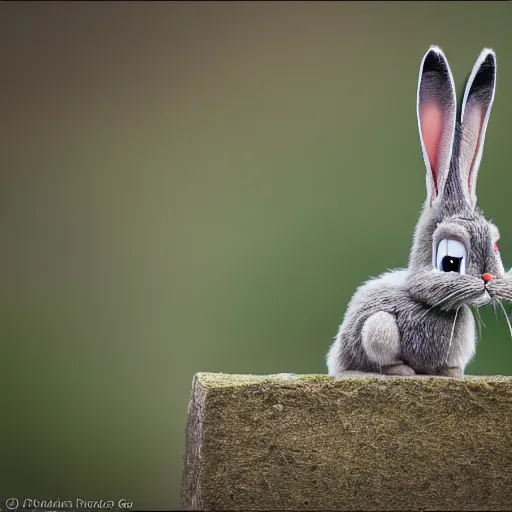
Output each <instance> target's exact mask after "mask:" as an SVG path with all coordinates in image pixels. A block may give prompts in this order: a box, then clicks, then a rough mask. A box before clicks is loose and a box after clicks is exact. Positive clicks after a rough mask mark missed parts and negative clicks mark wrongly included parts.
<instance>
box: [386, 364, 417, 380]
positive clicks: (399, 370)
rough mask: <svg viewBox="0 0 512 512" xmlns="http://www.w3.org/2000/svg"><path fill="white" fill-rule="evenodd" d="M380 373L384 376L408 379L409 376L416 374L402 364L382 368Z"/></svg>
mask: <svg viewBox="0 0 512 512" xmlns="http://www.w3.org/2000/svg"><path fill="white" fill-rule="evenodd" d="M382 373H384V374H386V375H400V376H402V377H409V376H410V375H416V372H415V371H414V370H413V369H412V368H411V367H410V366H407V365H406V364H404V363H398V364H389V365H387V366H383V367H382Z"/></svg>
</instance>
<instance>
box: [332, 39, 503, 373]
mask: <svg viewBox="0 0 512 512" xmlns="http://www.w3.org/2000/svg"><path fill="white" fill-rule="evenodd" d="M495 86H496V55H495V53H494V51H493V50H491V49H488V48H485V49H483V50H482V51H481V53H480V55H479V56H478V58H477V60H476V62H475V64H474V66H473V69H472V71H471V74H470V75H469V78H468V79H467V82H466V86H465V90H464V96H463V100H462V103H461V105H460V108H459V109H457V106H456V100H455V87H454V81H453V77H452V73H451V70H450V67H449V65H448V61H447V59H446V57H445V54H444V53H443V51H442V50H441V48H439V47H438V46H431V47H430V48H429V50H428V51H427V52H426V53H425V55H424V57H423V59H422V61H421V65H420V73H419V80H418V90H417V118H418V128H419V134H420V142H421V148H422V152H423V159H424V162H425V166H426V173H427V174H426V184H427V198H426V201H425V202H424V204H423V210H422V212H421V214H420V218H419V221H418V223H417V225H416V229H415V233H414V237H413V244H412V248H411V251H410V255H409V263H408V268H407V269H399V270H395V271H389V272H387V273H384V274H382V275H380V276H379V277H377V278H372V279H370V280H369V281H367V282H366V283H364V284H363V285H361V286H360V287H359V288H358V289H357V290H356V292H355V294H354V295H353V297H352V299H351V300H350V302H349V304H348V307H347V311H346V313H345V315H344V318H343V321H342V323H341V325H340V327H339V330H338V333H337V335H336V337H335V338H334V343H333V344H332V345H331V347H330V349H329V352H328V354H327V357H326V360H327V369H328V374H329V375H330V376H333V377H339V376H341V373H342V372H343V371H347V370H359V371H363V372H375V373H382V374H386V375H400V376H411V375H415V374H426V375H439V376H445V377H463V376H464V370H465V367H466V365H467V364H468V363H469V362H470V361H471V359H472V358H473V356H474V353H475V349H476V329H475V318H474V316H473V312H472V310H471V308H470V306H473V307H475V308H479V307H482V306H484V305H486V304H489V303H490V302H491V301H493V300H494V299H497V300H506V301H511V300H512V273H510V272H509V273H506V272H505V271H504V268H503V263H502V261H501V256H500V252H499V249H498V240H499V237H500V235H499V230H498V228H497V227H496V226H495V225H494V224H493V223H492V222H489V221H488V220H486V219H485V217H484V215H483V213H482V211H481V210H480V209H479V208H478V206H477V198H476V194H475V187H476V180H477V174H478V168H479V165H480V161H481V158H482V150H483V146H484V138H485V132H486V129H487V123H488V121H489V115H490V113H491V107H492V104H493V101H494V93H495ZM500 305H501V303H500ZM507 321H508V318H507Z"/></svg>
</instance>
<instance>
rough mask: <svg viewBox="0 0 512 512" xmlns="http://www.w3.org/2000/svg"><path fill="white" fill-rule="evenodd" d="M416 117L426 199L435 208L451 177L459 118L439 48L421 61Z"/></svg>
mask: <svg viewBox="0 0 512 512" xmlns="http://www.w3.org/2000/svg"><path fill="white" fill-rule="evenodd" d="M417 113H418V127H419V131H420V140H421V148H422V150H423V159H424V160H425V166H426V168H427V198H428V201H429V204H430V205H431V206H433V205H434V202H435V201H436V199H437V198H438V197H439V196H441V195H442V192H443V188H444V185H445V183H446V178H447V176H448V171H449V168H450V161H451V157H452V148H453V138H454V133H455V122H456V114H457V105H456V100H455V85H454V82H453V76H452V72H451V70H450V66H449V65H448V61H447V60H446V57H445V55H444V53H443V51H442V50H441V48H439V47H438V46H431V47H430V48H429V50H428V52H427V53H426V54H425V55H424V57H423V60H422V61H421V66H420V76H419V80H418V98H417Z"/></svg>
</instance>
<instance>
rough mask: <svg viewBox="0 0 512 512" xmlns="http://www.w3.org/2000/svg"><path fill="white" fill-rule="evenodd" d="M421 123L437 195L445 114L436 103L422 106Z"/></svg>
mask: <svg viewBox="0 0 512 512" xmlns="http://www.w3.org/2000/svg"><path fill="white" fill-rule="evenodd" d="M420 123H421V136H422V138H423V145H424V146H425V150H426V151H427V156H428V160H429V163H430V169H431V170H432V181H433V182H434V190H435V193H436V195H437V193H438V186H437V185H438V184H437V178H438V176H437V171H438V162H439V145H440V144H441V134H442V133H443V112H442V110H441V108H440V107H439V105H437V104H436V103H434V102H428V103H424V104H423V105H420Z"/></svg>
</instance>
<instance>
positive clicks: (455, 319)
mask: <svg viewBox="0 0 512 512" xmlns="http://www.w3.org/2000/svg"><path fill="white" fill-rule="evenodd" d="M461 307H462V304H461V305H460V306H459V307H458V308H457V309H456V310H455V318H454V319H453V325H452V333H451V335H450V343H448V350H447V351H446V360H445V362H444V363H445V364H446V363H448V356H449V355H450V349H451V348H452V340H453V335H454V333H455V324H456V323H457V316H458V315H459V309H460V308H461Z"/></svg>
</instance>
